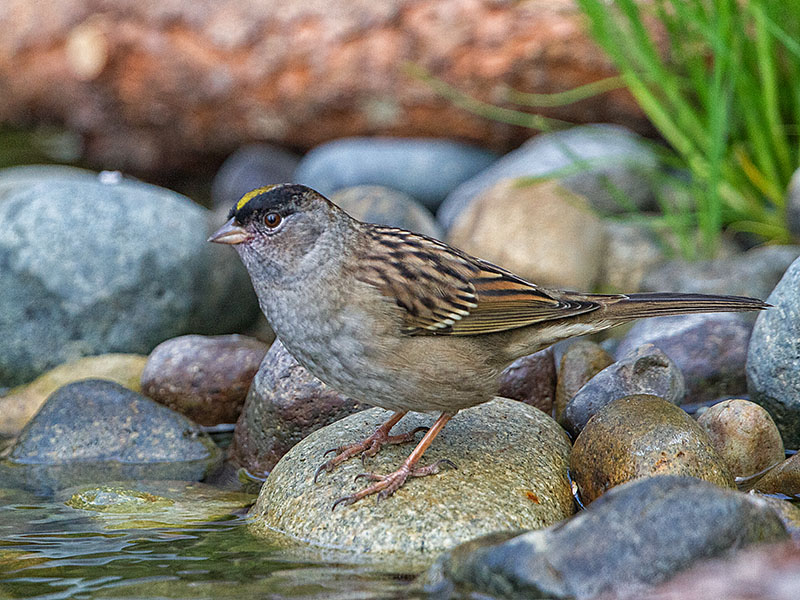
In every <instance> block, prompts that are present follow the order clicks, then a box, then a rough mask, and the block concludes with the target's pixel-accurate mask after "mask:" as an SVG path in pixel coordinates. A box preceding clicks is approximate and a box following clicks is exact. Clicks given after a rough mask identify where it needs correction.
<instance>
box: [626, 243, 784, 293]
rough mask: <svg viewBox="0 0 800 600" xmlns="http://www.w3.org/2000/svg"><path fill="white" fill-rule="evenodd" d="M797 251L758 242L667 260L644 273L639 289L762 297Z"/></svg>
mask: <svg viewBox="0 0 800 600" xmlns="http://www.w3.org/2000/svg"><path fill="white" fill-rule="evenodd" d="M798 255H800V246H762V247H760V248H753V249H752V250H748V251H747V252H743V253H741V254H736V255H734V256H730V257H727V258H720V259H717V260H707V261H698V262H686V261H683V260H674V261H669V262H667V263H664V264H663V265H661V266H659V267H656V268H654V269H653V270H652V271H650V272H649V273H647V275H645V276H644V279H643V280H642V286H641V289H642V291H644V292H663V291H666V290H668V291H670V292H690V293H696V294H730V295H733V296H750V297H751V298H761V299H764V298H766V297H767V296H768V295H769V294H770V292H771V291H772V289H773V288H774V287H775V285H776V284H777V283H778V281H780V278H781V277H782V276H783V274H784V272H785V271H786V269H787V268H788V267H789V265H791V264H792V262H793V261H794V260H795V259H796V258H797V257H798Z"/></svg>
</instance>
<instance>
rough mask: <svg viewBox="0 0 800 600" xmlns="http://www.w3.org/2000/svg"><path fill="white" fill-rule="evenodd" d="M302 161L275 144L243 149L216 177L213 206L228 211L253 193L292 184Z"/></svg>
mask: <svg viewBox="0 0 800 600" xmlns="http://www.w3.org/2000/svg"><path fill="white" fill-rule="evenodd" d="M299 162H300V157H299V156H297V155H296V154H294V153H292V152H289V151H288V150H284V149H283V148H280V147H278V146H273V145H272V144H249V145H247V146H242V147H241V148H239V149H238V150H236V151H235V152H234V153H233V154H231V155H230V156H229V157H228V158H226V159H225V162H224V163H222V166H221V167H220V168H219V171H217V174H216V175H214V181H213V183H212V184H211V201H212V206H213V207H214V208H219V207H223V208H224V209H225V210H228V209H230V208H231V207H232V206H233V205H234V204H235V203H236V202H238V200H239V198H241V197H242V196H244V195H245V194H246V193H247V192H249V191H252V190H254V189H256V188H259V187H262V186H265V185H272V184H275V183H290V182H291V181H292V177H293V176H294V171H295V169H296V168H297V165H298V163H299Z"/></svg>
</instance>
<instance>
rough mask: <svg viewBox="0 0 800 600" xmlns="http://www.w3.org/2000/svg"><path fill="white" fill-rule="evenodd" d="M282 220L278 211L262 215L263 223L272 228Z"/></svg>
mask: <svg viewBox="0 0 800 600" xmlns="http://www.w3.org/2000/svg"><path fill="white" fill-rule="evenodd" d="M282 220H283V219H281V216H280V215H279V214H278V213H274V212H271V213H267V214H266V216H264V225H266V226H267V227H272V228H274V227H277V226H278V225H280V224H281V221H282Z"/></svg>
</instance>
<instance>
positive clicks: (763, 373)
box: [747, 260, 800, 449]
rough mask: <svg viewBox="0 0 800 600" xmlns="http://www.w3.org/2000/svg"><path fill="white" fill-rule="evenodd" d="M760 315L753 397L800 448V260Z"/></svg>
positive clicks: (751, 373) (751, 362) (751, 369)
mask: <svg viewBox="0 0 800 600" xmlns="http://www.w3.org/2000/svg"><path fill="white" fill-rule="evenodd" d="M767 302H768V303H769V304H772V305H773V307H772V308H770V309H768V310H765V311H763V312H762V313H761V314H760V315H758V319H757V320H756V324H755V327H754V328H753V333H752V336H751V338H750V348H749V351H748V354H747V388H748V390H749V391H750V399H751V400H752V401H753V402H756V403H757V404H760V405H761V406H763V407H764V408H766V409H767V411H768V412H769V413H770V415H772V418H773V419H774V420H775V424H776V425H777V426H778V430H779V431H780V432H781V436H782V437H783V443H784V444H785V445H786V447H787V448H791V449H796V448H798V447H800V260H796V261H794V263H792V265H791V266H790V267H789V269H788V270H787V271H786V274H785V275H784V276H783V278H782V279H781V280H780V283H778V285H777V286H776V287H775V290H774V291H773V292H772V293H771V294H770V295H769V298H767Z"/></svg>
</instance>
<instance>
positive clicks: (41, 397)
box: [0, 354, 147, 436]
mask: <svg viewBox="0 0 800 600" xmlns="http://www.w3.org/2000/svg"><path fill="white" fill-rule="evenodd" d="M146 362H147V357H146V356H142V355H140V354H101V355H100V356H86V357H84V358H79V359H78V360H76V361H73V362H69V363H65V364H63V365H59V366H57V367H55V368H54V369H50V370H49V371H47V372H46V373H44V374H43V375H40V376H39V377H37V378H36V379H34V380H33V381H31V382H30V383H28V384H25V385H21V386H19V387H17V388H14V389H12V390H10V391H9V393H8V394H7V395H5V396H2V397H0V435H9V436H14V435H17V434H19V432H20V431H22V428H23V427H25V425H26V424H27V423H28V421H30V420H31V418H32V417H33V415H35V414H36V413H37V411H38V410H39V409H40V408H41V406H42V404H44V402H45V400H47V397H48V396H50V394H52V393H53V392H55V391H56V390H57V389H58V388H60V387H62V386H64V385H67V384H68V383H72V382H74V381H80V380H81V379H106V380H109V381H115V382H117V383H119V384H120V385H122V386H125V387H126V388H128V389H130V390H133V391H134V392H138V391H139V389H140V387H141V385H140V380H141V377H142V371H143V370H144V365H145V363H146Z"/></svg>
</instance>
